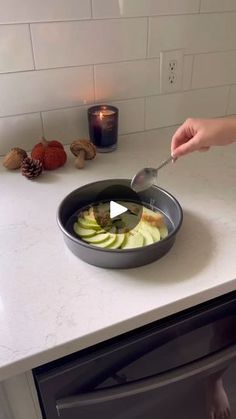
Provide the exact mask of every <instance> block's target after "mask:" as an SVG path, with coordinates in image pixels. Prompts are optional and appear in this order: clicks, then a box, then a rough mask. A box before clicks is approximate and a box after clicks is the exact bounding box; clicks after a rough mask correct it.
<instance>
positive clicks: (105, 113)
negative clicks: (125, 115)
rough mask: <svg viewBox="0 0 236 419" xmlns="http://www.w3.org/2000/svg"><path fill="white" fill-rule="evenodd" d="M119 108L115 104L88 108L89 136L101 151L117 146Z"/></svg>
mask: <svg viewBox="0 0 236 419" xmlns="http://www.w3.org/2000/svg"><path fill="white" fill-rule="evenodd" d="M118 117H119V110H118V109H117V108H116V107H115V106H110V105H95V106H92V107H91V108H89V109H88V124H89V136H90V140H91V141H92V143H93V144H94V145H95V146H96V148H97V150H98V151H99V152H100V153H108V152H110V151H114V150H115V149H116V147H117V138H118Z"/></svg>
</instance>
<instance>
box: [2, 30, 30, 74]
mask: <svg viewBox="0 0 236 419" xmlns="http://www.w3.org/2000/svg"><path fill="white" fill-rule="evenodd" d="M28 29H29V37H30V44H31V52H32V58H33V64H34V70H33V71H35V70H36V64H35V55H34V45H33V39H32V32H31V26H30V23H29V24H28ZM26 71H27V70H26ZM5 74H6V73H5ZM7 74H9V73H7Z"/></svg>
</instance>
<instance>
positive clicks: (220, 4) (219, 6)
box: [201, 0, 236, 12]
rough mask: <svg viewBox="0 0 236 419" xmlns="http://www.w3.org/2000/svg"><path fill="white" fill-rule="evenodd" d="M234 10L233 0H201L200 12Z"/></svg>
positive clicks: (235, 3) (235, 6)
mask: <svg viewBox="0 0 236 419" xmlns="http://www.w3.org/2000/svg"><path fill="white" fill-rule="evenodd" d="M232 10H236V2H235V0H202V1H201V12H227V11H232Z"/></svg>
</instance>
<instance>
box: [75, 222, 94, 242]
mask: <svg viewBox="0 0 236 419" xmlns="http://www.w3.org/2000/svg"><path fill="white" fill-rule="evenodd" d="M73 228H74V232H75V233H76V234H77V235H78V236H79V237H81V238H83V239H84V238H88V237H93V236H94V235H96V231H95V230H93V229H90V228H83V227H80V226H79V224H78V223H74V226H73Z"/></svg>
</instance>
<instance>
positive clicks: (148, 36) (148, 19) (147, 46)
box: [146, 17, 150, 60]
mask: <svg viewBox="0 0 236 419" xmlns="http://www.w3.org/2000/svg"><path fill="white" fill-rule="evenodd" d="M149 40H150V18H149V17H148V18H147V42H146V60H147V59H148V58H149V57H148V55H149V53H148V52H149Z"/></svg>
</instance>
